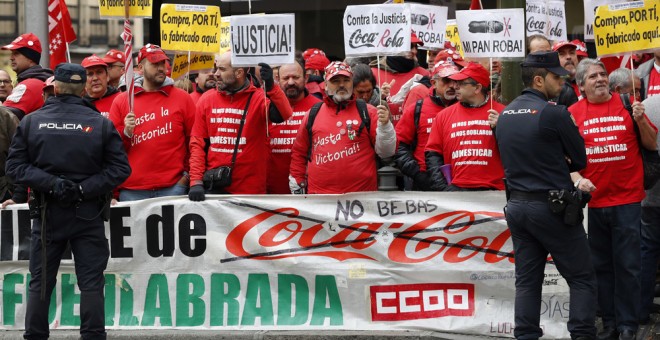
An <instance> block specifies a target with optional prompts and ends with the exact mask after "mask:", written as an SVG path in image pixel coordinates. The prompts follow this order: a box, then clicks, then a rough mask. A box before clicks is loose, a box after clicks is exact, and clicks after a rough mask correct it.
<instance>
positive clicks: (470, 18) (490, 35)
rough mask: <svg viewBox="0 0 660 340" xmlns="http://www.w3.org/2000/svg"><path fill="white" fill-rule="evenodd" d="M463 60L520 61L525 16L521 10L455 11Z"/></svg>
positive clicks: (522, 54) (523, 43)
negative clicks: (515, 59) (498, 59)
mask: <svg viewBox="0 0 660 340" xmlns="http://www.w3.org/2000/svg"><path fill="white" fill-rule="evenodd" d="M456 24H457V25H458V33H459V35H460V37H461V45H462V46H461V47H463V55H464V56H465V57H466V58H489V57H493V58H524V57H525V12H524V10H523V9H522V8H509V9H491V10H479V11H456Z"/></svg>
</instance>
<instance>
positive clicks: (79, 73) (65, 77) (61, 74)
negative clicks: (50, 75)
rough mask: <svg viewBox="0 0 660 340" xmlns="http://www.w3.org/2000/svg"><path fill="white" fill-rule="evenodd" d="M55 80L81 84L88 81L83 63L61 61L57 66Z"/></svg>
mask: <svg viewBox="0 0 660 340" xmlns="http://www.w3.org/2000/svg"><path fill="white" fill-rule="evenodd" d="M55 80H57V81H61V82H63V83H73V84H81V83H85V82H86V81H87V73H86V72H85V68H84V67H82V66H81V65H78V64H72V63H61V64H59V65H57V67H55Z"/></svg>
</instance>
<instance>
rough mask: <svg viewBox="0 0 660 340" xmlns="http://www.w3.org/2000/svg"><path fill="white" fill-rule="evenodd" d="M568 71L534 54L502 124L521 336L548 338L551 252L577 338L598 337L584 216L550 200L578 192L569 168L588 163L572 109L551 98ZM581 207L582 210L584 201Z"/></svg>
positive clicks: (549, 55)
mask: <svg viewBox="0 0 660 340" xmlns="http://www.w3.org/2000/svg"><path fill="white" fill-rule="evenodd" d="M566 74H568V71H566V70H565V69H564V68H562V67H560V64H559V57H558V55H557V52H542V51H541V52H534V53H530V54H528V55H527V57H526V58H525V61H524V62H523V64H522V80H523V84H524V85H525V89H524V90H523V92H522V94H521V95H520V96H519V97H518V98H516V99H515V100H514V101H513V102H511V104H509V105H508V106H507V107H506V108H505V109H504V111H503V112H502V115H501V116H500V117H499V119H498V123H497V131H496V136H497V144H498V146H499V149H500V153H501V155H502V164H503V166H504V172H505V174H506V179H507V191H508V192H507V199H508V202H507V206H506V209H505V213H506V216H505V217H506V221H507V225H508V227H509V230H510V231H511V239H512V241H513V249H514V253H515V254H516V256H515V272H516V298H515V306H514V310H515V313H514V319H515V330H514V336H515V337H516V339H539V338H540V337H541V336H543V329H542V328H541V327H540V325H539V322H540V316H539V309H540V308H541V292H542V283H543V278H544V271H545V267H546V263H547V259H548V254H550V255H552V259H553V260H554V263H555V266H556V267H557V270H559V273H560V274H561V275H562V276H563V277H564V279H566V282H567V283H568V286H569V289H570V301H571V302H570V307H569V308H570V311H569V315H568V331H569V332H570V335H571V339H576V340H578V339H579V340H591V339H594V337H595V335H596V327H595V319H596V275H595V272H594V269H593V266H592V261H591V258H590V256H589V251H588V244H587V239H586V235H585V231H584V228H583V227H582V218H577V219H576V220H573V221H569V222H570V223H568V222H566V221H565V214H564V211H563V210H561V211H560V212H555V211H553V210H551V207H550V204H549V193H550V191H551V190H557V191H559V190H563V191H564V192H565V194H564V195H566V197H569V195H570V196H571V197H572V193H575V192H576V191H575V189H574V188H573V183H572V181H571V177H570V173H571V172H572V171H579V170H582V169H583V168H584V167H585V166H586V164H587V155H586V152H585V148H584V141H583V139H582V137H580V133H579V132H578V129H577V127H576V126H575V123H574V122H573V119H572V118H571V115H570V113H569V112H568V111H567V110H566V107H565V106H563V105H552V104H550V103H548V100H549V99H550V98H553V97H556V96H557V95H558V94H559V92H560V91H561V89H562V87H563V83H564V80H563V79H562V76H564V75H566ZM565 200H566V201H567V199H566V198H565ZM581 203H582V202H579V204H581ZM571 204H572V205H575V204H574V203H571ZM577 207H578V209H580V211H581V209H582V207H581V205H577ZM589 222H590V223H591V221H589ZM631 251H632V250H631Z"/></svg>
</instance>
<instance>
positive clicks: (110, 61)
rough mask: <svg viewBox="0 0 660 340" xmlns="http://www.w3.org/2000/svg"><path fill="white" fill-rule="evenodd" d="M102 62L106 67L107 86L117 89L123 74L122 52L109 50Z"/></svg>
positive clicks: (123, 60) (124, 62)
mask: <svg viewBox="0 0 660 340" xmlns="http://www.w3.org/2000/svg"><path fill="white" fill-rule="evenodd" d="M103 62H104V63H106V64H107V65H108V84H109V85H110V86H112V87H114V88H116V89H117V88H119V81H120V79H121V76H123V75H124V72H125V68H124V66H125V64H126V56H125V55H124V52H122V51H118V50H110V51H108V52H106V54H105V56H104V57H103Z"/></svg>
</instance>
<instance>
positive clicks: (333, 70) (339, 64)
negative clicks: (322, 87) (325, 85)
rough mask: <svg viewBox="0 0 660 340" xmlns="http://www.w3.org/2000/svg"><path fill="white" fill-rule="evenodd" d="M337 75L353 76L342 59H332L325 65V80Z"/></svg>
mask: <svg viewBox="0 0 660 340" xmlns="http://www.w3.org/2000/svg"><path fill="white" fill-rule="evenodd" d="M338 75H342V76H347V77H353V70H351V67H350V66H348V64H346V63H345V62H343V61H333V62H331V63H330V65H328V66H326V67H325V80H330V79H332V78H334V77H335V76H338Z"/></svg>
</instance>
